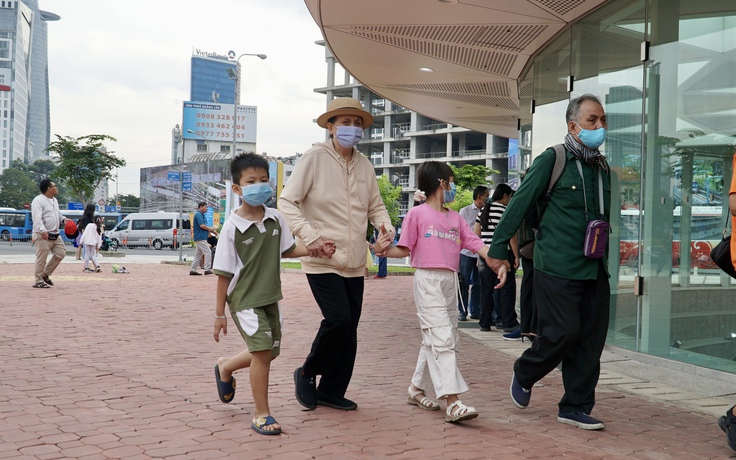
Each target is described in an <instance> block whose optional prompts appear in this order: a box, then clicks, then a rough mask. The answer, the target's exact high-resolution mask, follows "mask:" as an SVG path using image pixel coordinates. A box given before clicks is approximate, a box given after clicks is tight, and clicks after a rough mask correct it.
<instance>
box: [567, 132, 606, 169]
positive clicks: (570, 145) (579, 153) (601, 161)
mask: <svg viewBox="0 0 736 460" xmlns="http://www.w3.org/2000/svg"><path fill="white" fill-rule="evenodd" d="M565 148H566V149H567V150H569V151H570V152H571V153H572V154H573V156H575V158H577V159H579V160H581V161H584V162H585V163H587V164H589V165H590V166H595V165H598V166H600V167H601V168H602V169H603V170H604V171H605V172H608V162H607V161H606V157H604V156H603V154H602V153H601V151H600V150H598V149H591V148H589V147H586V146H584V145H583V144H581V143H580V142H578V141H577V140H576V139H575V138H574V137H573V135H572V134H571V133H567V135H566V136H565Z"/></svg>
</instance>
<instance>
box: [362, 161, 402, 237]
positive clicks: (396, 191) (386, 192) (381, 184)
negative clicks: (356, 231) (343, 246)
mask: <svg viewBox="0 0 736 460" xmlns="http://www.w3.org/2000/svg"><path fill="white" fill-rule="evenodd" d="M378 190H379V191H380V192H381V199H382V200H383V204H384V205H385V206H386V211H387V212H388V216H389V218H390V219H391V225H394V226H395V225H396V224H397V223H398V222H399V198H400V197H401V187H394V185H393V184H391V181H390V180H389V179H388V176H386V175H383V176H380V177H378ZM373 231H374V228H373V224H371V223H370V221H369V222H368V228H367V229H366V239H367V240H370V239H371V237H372V236H373Z"/></svg>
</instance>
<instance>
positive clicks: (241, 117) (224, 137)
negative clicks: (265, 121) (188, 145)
mask: <svg viewBox="0 0 736 460" xmlns="http://www.w3.org/2000/svg"><path fill="white" fill-rule="evenodd" d="M233 108H234V107H233V104H215V103H206V102H184V115H183V121H184V123H183V125H184V126H183V127H182V135H183V137H184V138H185V139H200V140H202V139H204V140H208V141H226V142H232V141H233ZM256 119H257V108H256V107H255V106H251V105H239V106H238V113H237V126H235V132H236V141H237V142H250V143H255V142H256ZM190 130H191V131H192V132H191V133H190V132H189V131H190Z"/></svg>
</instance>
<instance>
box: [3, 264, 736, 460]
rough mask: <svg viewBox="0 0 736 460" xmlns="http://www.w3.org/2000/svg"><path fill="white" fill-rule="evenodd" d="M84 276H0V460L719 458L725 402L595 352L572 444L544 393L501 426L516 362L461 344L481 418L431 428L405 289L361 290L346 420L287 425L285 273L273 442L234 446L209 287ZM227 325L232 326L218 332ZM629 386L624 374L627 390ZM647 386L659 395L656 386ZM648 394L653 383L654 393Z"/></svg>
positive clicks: (434, 415) (224, 348)
mask: <svg viewBox="0 0 736 460" xmlns="http://www.w3.org/2000/svg"><path fill="white" fill-rule="evenodd" d="M106 262H107V261H106V260H104V259H103V268H106V270H105V271H104V272H103V273H99V274H94V273H93V274H87V273H82V272H81V266H80V265H79V264H77V263H70V262H67V261H65V262H63V263H62V265H61V266H60V268H59V270H58V271H57V273H56V274H55V276H54V277H53V278H52V279H53V280H54V281H55V284H56V286H55V287H53V288H51V289H32V288H31V284H32V277H31V275H30V273H31V272H32V266H31V265H30V264H2V263H0V299H1V300H0V312H1V314H2V320H1V321H0V459H6V458H29V459H30V458H36V459H55V458H79V459H118V458H120V459H122V458H125V459H146V458H169V459H207V458H217V459H221V458H236V459H246V458H247V459H259V458H283V459H306V458H320V459H323V458H324V459H343V458H396V459H403V458H463V459H470V458H498V459H534V458H538V459H556V458H565V459H568V458H570V459H653V460H664V459H678V460H679V459H703V458H713V459H715V458H732V457H734V454H736V453H734V452H733V451H731V450H730V449H729V448H728V446H727V445H726V442H725V436H724V435H723V433H722V432H721V431H720V430H719V429H718V427H717V426H716V423H715V422H716V415H717V414H720V413H722V412H724V411H725V409H726V408H727V407H728V406H729V405H730V403H731V401H732V400H736V395H734V394H733V393H734V391H733V390H732V389H731V386H730V385H727V384H723V383H722V382H714V381H709V380H707V379H696V380H694V381H692V382H691V381H690V378H689V377H692V376H687V377H688V378H685V377H686V376H684V375H683V373H679V374H678V373H672V372H668V371H664V370H662V369H655V368H653V367H652V366H649V365H645V364H641V363H637V362H633V361H630V360H627V359H626V358H624V357H621V356H620V355H615V354H611V353H609V352H607V353H606V354H605V356H604V361H605V363H604V372H603V374H602V380H601V384H600V385H599V388H598V404H597V405H596V408H595V411H594V414H593V415H595V416H596V417H598V418H601V419H602V420H604V421H605V422H606V429H605V430H604V431H600V432H586V431H583V430H580V429H576V428H574V427H571V426H568V425H564V424H561V423H558V422H557V421H556V403H557V401H558V399H559V397H560V396H561V393H562V388H561V379H560V375H559V373H558V372H556V371H554V372H553V373H551V374H550V375H549V376H547V377H546V378H545V379H544V380H543V381H541V382H540V383H539V384H538V385H537V386H535V387H534V394H533V397H532V403H531V405H530V407H529V408H528V409H526V410H524V411H521V410H518V409H516V408H515V407H514V406H513V405H512V404H511V403H510V401H509V396H508V385H509V380H510V377H511V368H512V363H513V360H514V357H515V356H517V355H518V354H519V353H520V352H521V351H522V350H523V347H525V346H527V344H521V343H519V342H513V343H509V342H504V341H502V340H500V338H499V336H500V334H498V333H496V332H491V333H481V332H480V331H477V330H475V329H474V328H463V329H462V331H463V332H464V334H463V335H462V338H461V343H460V347H459V352H460V364H461V370H462V373H463V375H464V376H465V378H466V380H467V381H468V383H469V385H470V387H471V391H470V392H469V393H468V394H466V395H464V397H463V400H464V401H465V402H466V403H468V404H470V405H473V406H475V407H476V408H477V409H478V411H479V412H480V414H481V415H480V417H479V418H477V419H475V420H473V421H469V422H465V423H462V424H457V425H451V424H448V423H444V421H443V417H442V413H441V412H427V411H423V410H420V409H418V408H416V407H414V406H410V405H408V404H406V402H405V401H406V388H407V386H408V384H409V378H410V376H411V374H412V371H413V368H414V364H415V360H416V354H417V350H418V344H419V332H418V330H417V324H416V318H415V316H414V314H413V312H414V305H413V300H412V294H411V281H412V278H411V277H389V278H387V279H386V280H368V281H366V295H365V302H364V310H363V318H362V320H361V326H360V329H359V338H360V344H359V353H358V359H357V363H356V368H355V373H354V376H353V380H352V383H351V386H350V388H349V390H348V394H347V396H348V397H349V398H351V399H354V400H355V401H356V402H357V403H358V404H359V406H360V407H359V409H358V410H357V411H353V412H343V411H337V410H334V409H329V408H323V407H320V408H318V409H317V410H314V411H302V410H301V406H300V405H299V404H298V403H297V402H296V400H295V398H294V387H293V381H292V372H293V370H294V369H295V368H296V367H297V366H298V365H299V364H300V363H301V362H302V360H303V358H304V356H305V355H306V352H307V351H308V348H309V346H310V344H311V341H312V339H313V337H314V333H315V331H316V329H317V326H318V324H319V320H320V316H319V310H318V309H317V307H316V305H315V303H314V301H313V299H312V296H311V293H310V292H309V288H308V286H307V283H306V278H305V277H304V276H303V275H302V274H299V273H285V274H283V277H282V280H283V285H284V291H285V299H284V300H283V302H282V309H283V313H284V318H285V320H284V322H285V324H284V340H283V348H282V354H281V356H280V357H279V359H277V360H276V361H274V363H273V366H272V370H271V392H270V404H271V409H272V412H273V415H274V416H275V417H276V418H277V420H278V421H279V422H280V423H281V425H282V426H283V428H284V434H282V435H281V436H273V437H266V436H262V435H258V434H256V433H255V432H253V431H252V430H251V429H250V421H251V418H252V416H253V404H252V400H251V397H250V394H249V393H250V392H249V385H248V377H247V371H244V372H241V373H240V374H236V377H238V384H239V385H238V390H237V394H236V397H235V401H234V402H233V403H232V404H222V403H221V402H219V400H218V398H217V391H216V388H215V384H214V377H213V372H212V367H213V365H214V363H215V361H216V359H217V357H218V356H222V355H231V354H234V353H236V352H237V351H239V350H241V349H242V348H243V347H244V343H243V341H242V339H241V338H240V337H239V335H238V334H237V332H236V331H235V329H234V328H231V330H230V334H229V335H228V336H227V337H226V338H224V340H221V341H220V343H219V344H218V343H215V342H214V340H213V338H212V324H213V319H212V316H213V312H214V308H213V303H214V285H215V277H214V276H207V277H204V276H200V277H190V276H188V275H187V271H188V267H186V266H177V265H161V264H136V265H131V264H130V263H126V266H127V267H128V268H129V269H130V270H131V273H130V274H127V275H124V274H112V273H110V270H109V263H106ZM230 324H231V325H232V322H231V323H230ZM637 370H638V371H639V374H638V375H637ZM660 377H661V380H660ZM662 382H664V383H662Z"/></svg>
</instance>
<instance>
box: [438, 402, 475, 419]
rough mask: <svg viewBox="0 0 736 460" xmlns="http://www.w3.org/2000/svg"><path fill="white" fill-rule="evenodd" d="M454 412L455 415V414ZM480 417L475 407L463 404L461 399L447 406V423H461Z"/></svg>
mask: <svg viewBox="0 0 736 460" xmlns="http://www.w3.org/2000/svg"><path fill="white" fill-rule="evenodd" d="M453 411H454V414H453ZM477 416H478V412H477V411H476V410H475V407H469V406H466V405H465V404H463V402H462V401H460V400H459V399H458V400H457V401H455V402H454V403H452V404H450V405H449V406H447V413H446V415H445V421H446V422H460V421H463V420H470V419H473V418H475V417H477Z"/></svg>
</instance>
